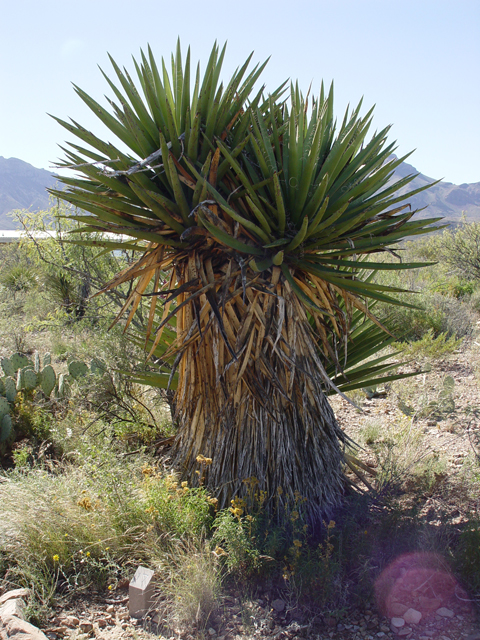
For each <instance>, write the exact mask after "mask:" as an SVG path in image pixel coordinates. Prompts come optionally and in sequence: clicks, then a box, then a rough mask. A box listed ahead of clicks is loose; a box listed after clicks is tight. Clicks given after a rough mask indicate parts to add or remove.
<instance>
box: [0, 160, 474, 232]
mask: <svg viewBox="0 0 480 640" xmlns="http://www.w3.org/2000/svg"><path fill="white" fill-rule="evenodd" d="M417 173H418V171H417V169H415V167H413V166H412V165H411V164H407V163H406V162H402V164H401V165H400V166H399V167H398V168H397V169H396V171H395V174H394V176H393V177H392V178H391V179H390V183H393V182H396V181H398V180H399V179H400V178H403V177H405V176H407V175H411V174H417ZM55 182H56V179H55V177H54V176H53V175H52V174H51V173H49V172H48V171H46V170H45V169H36V168H35V167H32V165H31V164H28V163H27V162H23V160H18V159H17V158H2V157H1V156H0V229H15V223H14V221H13V220H12V218H10V217H9V216H7V215H6V214H7V213H8V212H9V211H13V210H15V209H29V210H30V211H41V210H42V209H48V208H49V204H50V203H49V196H48V193H47V191H46V189H47V188H48V187H53V186H54V185H55ZM432 182H435V180H434V179H433V178H429V177H428V176H425V175H424V174H423V173H419V175H418V176H417V177H416V178H415V179H414V180H413V181H412V182H411V183H410V184H409V185H408V186H407V187H404V188H403V189H401V190H400V193H407V192H408V191H412V190H413V189H417V188H419V187H422V186H424V185H426V184H431V183H432ZM409 202H410V204H411V205H412V208H413V209H423V207H426V206H427V205H428V208H427V209H426V210H424V211H420V212H419V213H417V214H416V217H418V218H420V219H424V218H432V217H436V216H442V217H443V218H444V219H445V222H449V223H451V224H458V222H459V221H460V219H461V217H462V215H465V216H466V218H467V220H476V221H480V182H475V183H473V184H461V185H458V186H457V185H455V184H452V183H451V182H440V183H439V184H436V185H435V186H434V187H432V188H431V189H427V190H426V191H422V192H421V193H419V194H418V195H416V196H413V197H412V198H410V199H409Z"/></svg>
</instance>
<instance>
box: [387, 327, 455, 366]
mask: <svg viewBox="0 0 480 640" xmlns="http://www.w3.org/2000/svg"><path fill="white" fill-rule="evenodd" d="M462 340H463V339H462V338H459V339H457V338H456V337H455V335H452V336H450V337H447V333H440V334H438V335H437V336H436V337H435V334H434V332H433V330H432V329H429V330H428V331H427V332H426V333H424V334H423V336H422V337H421V338H420V339H419V340H416V341H414V342H409V343H400V342H399V343H394V344H393V345H392V346H393V348H395V349H400V350H401V351H402V355H403V357H405V358H418V357H420V358H429V359H432V358H441V357H443V356H446V355H448V354H450V353H453V352H454V351H456V350H457V349H458V348H459V347H460V345H461V344H462Z"/></svg>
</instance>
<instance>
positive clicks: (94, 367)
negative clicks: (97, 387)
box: [90, 358, 107, 376]
mask: <svg viewBox="0 0 480 640" xmlns="http://www.w3.org/2000/svg"><path fill="white" fill-rule="evenodd" d="M106 370H107V365H106V364H105V362H103V360H100V358H92V360H91V361H90V371H91V373H93V374H94V375H97V376H103V374H104V373H105V371H106Z"/></svg>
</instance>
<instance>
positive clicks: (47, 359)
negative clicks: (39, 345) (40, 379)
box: [43, 353, 52, 367]
mask: <svg viewBox="0 0 480 640" xmlns="http://www.w3.org/2000/svg"><path fill="white" fill-rule="evenodd" d="M47 364H52V356H51V355H50V354H49V353H46V354H45V355H44V356H43V366H44V367H46V366H47Z"/></svg>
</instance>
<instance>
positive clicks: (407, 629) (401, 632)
mask: <svg viewBox="0 0 480 640" xmlns="http://www.w3.org/2000/svg"><path fill="white" fill-rule="evenodd" d="M411 633H412V629H411V628H410V627H403V629H399V630H398V631H397V635H399V636H400V637H402V636H409V635H410V634H411Z"/></svg>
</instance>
